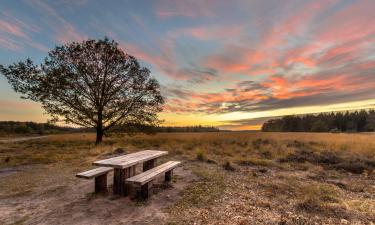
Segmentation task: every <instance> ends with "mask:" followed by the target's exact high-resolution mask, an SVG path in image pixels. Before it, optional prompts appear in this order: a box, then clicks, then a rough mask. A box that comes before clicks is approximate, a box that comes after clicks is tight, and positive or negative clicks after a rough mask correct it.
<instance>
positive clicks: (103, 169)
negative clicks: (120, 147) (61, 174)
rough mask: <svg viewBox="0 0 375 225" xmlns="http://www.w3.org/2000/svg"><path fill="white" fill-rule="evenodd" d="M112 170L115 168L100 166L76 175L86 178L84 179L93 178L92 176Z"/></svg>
mask: <svg viewBox="0 0 375 225" xmlns="http://www.w3.org/2000/svg"><path fill="white" fill-rule="evenodd" d="M111 170H113V169H112V168H108V167H99V168H95V169H92V170H88V171H85V172H82V173H78V174H77V175H76V177H79V178H84V179H91V178H94V177H97V176H100V175H103V174H106V173H108V172H110V171H111Z"/></svg>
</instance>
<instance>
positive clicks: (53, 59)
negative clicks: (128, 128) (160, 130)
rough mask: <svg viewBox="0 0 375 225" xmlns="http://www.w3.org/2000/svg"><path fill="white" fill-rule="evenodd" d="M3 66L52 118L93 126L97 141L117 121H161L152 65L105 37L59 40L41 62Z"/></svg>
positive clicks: (11, 79) (0, 69) (10, 79)
mask: <svg viewBox="0 0 375 225" xmlns="http://www.w3.org/2000/svg"><path fill="white" fill-rule="evenodd" d="M0 72H1V73H2V74H3V75H5V77H6V78H7V79H8V82H9V83H10V84H11V85H12V87H13V89H14V90H15V91H16V92H19V93H22V94H23V96H22V97H23V98H27V99H31V100H33V101H36V102H40V103H41V104H42V106H43V108H44V110H45V111H46V112H47V113H48V114H49V115H51V117H52V118H53V120H54V121H60V120H63V121H65V123H67V124H76V125H79V126H82V127H94V128H95V129H96V131H97V139H96V142H97V143H100V142H101V141H102V137H103V134H104V132H106V131H107V130H109V129H111V128H112V127H113V126H115V125H125V124H127V123H131V124H145V125H155V124H157V123H158V122H159V120H158V118H157V113H158V112H160V111H161V110H162V105H163V103H164V100H163V97H162V95H161V93H160V86H159V84H158V82H157V80H156V79H155V78H152V77H151V76H150V70H149V69H147V68H145V67H142V66H140V64H139V62H138V61H137V60H136V58H135V57H133V56H131V55H129V54H127V53H125V52H124V51H123V50H121V49H120V48H119V46H118V44H117V43H116V42H115V41H110V40H108V39H107V38H105V39H103V40H91V39H90V40H86V41H83V42H80V43H77V42H73V43H70V44H66V45H62V46H57V47H55V48H54V49H53V50H51V51H50V52H49V53H48V56H47V57H46V58H45V59H44V62H43V63H41V64H40V65H35V64H34V63H33V62H32V61H31V60H30V59H27V60H25V61H21V62H18V63H13V64H12V65H9V66H3V65H0Z"/></svg>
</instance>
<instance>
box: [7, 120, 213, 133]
mask: <svg viewBox="0 0 375 225" xmlns="http://www.w3.org/2000/svg"><path fill="white" fill-rule="evenodd" d="M94 131H95V130H94V129H93V128H91V129H89V128H73V127H62V126H57V125H54V124H50V123H35V122H18V121H0V135H7V134H24V135H26V134H39V135H43V134H58V133H72V132H94ZM218 131H219V129H217V128H215V127H209V126H186V127H152V126H142V125H127V126H123V127H119V126H118V127H115V128H114V129H112V130H111V132H114V133H116V132H119V133H121V132H130V133H139V132H145V133H159V132H218Z"/></svg>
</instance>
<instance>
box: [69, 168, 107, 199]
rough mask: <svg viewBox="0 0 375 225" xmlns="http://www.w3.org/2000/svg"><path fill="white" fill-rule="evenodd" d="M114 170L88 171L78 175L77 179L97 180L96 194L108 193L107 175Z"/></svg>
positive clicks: (97, 169)
mask: <svg viewBox="0 0 375 225" xmlns="http://www.w3.org/2000/svg"><path fill="white" fill-rule="evenodd" d="M111 170H113V168H110V167H99V168H95V169H92V170H88V171H85V172H82V173H78V174H77V175H76V177H79V178H83V179H92V178H95V193H106V192H107V174H108V173H109V172H110V171H111Z"/></svg>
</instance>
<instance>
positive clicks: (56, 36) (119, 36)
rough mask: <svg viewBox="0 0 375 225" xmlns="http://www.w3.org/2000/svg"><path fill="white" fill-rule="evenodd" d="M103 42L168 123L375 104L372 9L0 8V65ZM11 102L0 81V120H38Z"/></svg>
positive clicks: (174, 0) (162, 3)
mask: <svg viewBox="0 0 375 225" xmlns="http://www.w3.org/2000/svg"><path fill="white" fill-rule="evenodd" d="M105 36H107V37H109V38H111V39H114V40H115V41H117V42H118V43H119V44H120V46H121V48H122V49H123V50H124V51H125V52H127V53H129V54H131V55H133V56H135V57H136V58H138V59H139V60H140V62H141V63H142V65H144V66H146V67H148V68H150V70H151V72H152V75H153V76H155V77H156V78H157V79H158V80H159V82H160V83H161V90H162V93H163V95H164V96H165V97H166V100H167V101H166V105H165V109H164V112H163V113H161V114H160V118H161V119H164V120H165V125H173V126H183V125H198V124H202V125H213V126H217V127H220V128H222V129H233V130H241V129H259V127H260V125H261V124H262V122H264V121H265V120H266V119H268V118H272V117H275V116H282V115H287V114H302V113H315V112H321V111H332V110H346V109H358V108H370V107H374V106H375V0H341V1H340V0H312V1H307V0H231V1H229V0H155V1H151V0H137V1H134V0H128V1H120V0H119V1H114V0H109V1H100V0H75V1H74V0H50V1H47V0H17V1H15V0H1V2H0V64H5V65H8V64H10V63H12V62H16V61H19V60H23V59H26V58H27V57H30V58H31V59H32V60H33V61H35V62H41V61H42V60H43V58H44V57H45V56H46V55H47V52H48V51H49V50H50V49H52V48H53V47H54V46H56V45H61V44H64V43H69V42H72V41H81V40H84V39H87V38H95V39H97V38H103V37H105ZM19 96H20V95H19V94H16V93H15V92H14V91H13V90H12V89H11V86H10V85H9V84H8V83H7V81H6V79H5V78H4V77H3V76H0V120H19V121H38V122H44V121H46V119H47V118H48V116H47V115H44V114H43V110H42V109H41V107H40V105H39V104H38V103H34V102H31V101H30V100H23V99H20V97H19Z"/></svg>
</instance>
